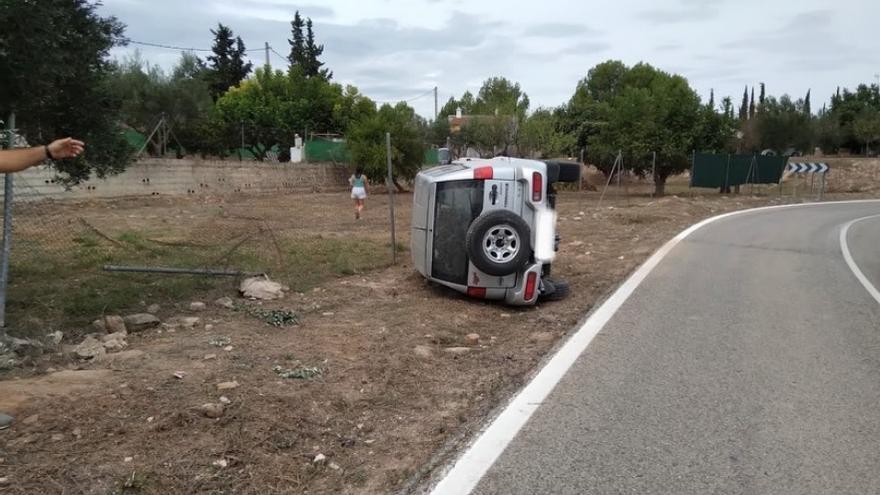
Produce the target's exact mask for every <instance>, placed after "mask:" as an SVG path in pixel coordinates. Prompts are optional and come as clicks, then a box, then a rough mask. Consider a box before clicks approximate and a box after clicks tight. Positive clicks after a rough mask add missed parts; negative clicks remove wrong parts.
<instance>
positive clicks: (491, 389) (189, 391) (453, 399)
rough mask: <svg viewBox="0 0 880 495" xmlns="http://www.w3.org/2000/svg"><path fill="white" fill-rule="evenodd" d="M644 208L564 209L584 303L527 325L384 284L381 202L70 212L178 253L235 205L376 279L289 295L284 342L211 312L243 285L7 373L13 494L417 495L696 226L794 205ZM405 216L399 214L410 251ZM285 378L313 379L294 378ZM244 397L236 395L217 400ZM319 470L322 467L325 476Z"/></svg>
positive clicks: (267, 201)
mask: <svg viewBox="0 0 880 495" xmlns="http://www.w3.org/2000/svg"><path fill="white" fill-rule="evenodd" d="M669 189H670V192H673V193H674V192H676V191H677V189H676V186H675V185H672V186H671V187H670V188H669ZM647 190H648V187H647V185H637V184H634V185H631V186H630V193H632V195H631V196H628V197H622V196H618V195H617V194H616V193H613V194H611V196H610V197H608V198H605V200H604V202H603V203H602V204H601V206H600V205H598V200H599V193H597V192H563V193H561V194H560V199H559V204H558V210H559V224H558V227H559V232H560V235H561V236H562V238H563V241H562V244H561V248H560V252H559V254H558V258H557V263H556V264H555V266H554V273H555V274H557V275H558V276H560V277H563V278H565V279H567V280H568V281H569V282H570V283H571V285H572V295H571V296H570V297H569V298H568V299H567V300H565V301H561V302H554V303H547V304H542V305H539V306H537V307H532V308H524V309H515V308H509V307H504V306H502V305H499V304H493V303H486V302H481V301H475V300H469V299H466V298H464V297H462V296H459V295H458V294H455V293H452V292H450V291H448V290H445V289H442V288H439V287H437V286H434V285H432V284H429V283H427V282H425V281H424V280H422V279H421V278H420V276H418V275H417V274H416V273H415V272H414V271H413V270H412V268H411V264H410V261H409V252H408V251H405V252H403V253H401V258H402V261H401V262H400V263H399V264H398V265H396V266H385V267H383V265H385V263H386V262H385V261H383V260H385V259H386V257H387V253H382V252H380V251H383V250H385V249H387V248H389V247H390V245H389V244H388V243H387V236H388V220H387V219H388V212H387V211H388V210H387V197H383V196H375V197H372V198H370V199H369V200H368V208H369V209H368V210H367V215H366V219H365V220H364V221H361V222H356V221H355V220H354V219H353V216H352V211H351V206H350V205H349V201H348V200H347V197H346V196H345V195H302V196H271V197H270V196H263V197H253V198H245V199H241V200H238V202H231V203H225V204H224V202H223V201H222V200H220V199H216V200H211V199H199V200H196V199H187V198H184V199H180V200H168V199H162V200H161V201H160V200H123V201H114V202H108V203H101V204H86V205H83V204H79V205H66V206H65V205H60V206H59V208H60V211H64V209H65V208H67V209H70V211H75V212H76V214H77V215H80V216H82V217H83V218H86V219H87V220H88V221H89V222H90V223H91V224H93V225H95V226H97V227H98V228H99V229H101V231H102V232H104V231H106V232H109V234H107V235H109V236H111V237H112V236H113V235H114V234H113V232H114V231H116V232H121V231H123V230H125V231H129V230H131V229H137V230H138V231H142V232H152V231H153V230H155V232H152V233H151V234H149V235H148V237H149V236H150V235H159V234H163V233H164V235H166V236H168V237H169V238H170V237H173V232H172V233H171V234H169V232H168V230H167V225H168V222H167V219H168V218H171V219H174V218H175V215H177V216H178V219H180V218H184V219H186V220H187V221H193V222H195V221H197V220H198V217H199V215H207V216H210V217H212V218H213V216H214V215H215V213H210V214H208V213H205V212H210V211H213V210H214V209H216V208H218V207H221V206H222V207H224V208H225V209H226V210H227V211H240V212H245V211H246V215H245V214H244V213H241V215H242V216H246V217H249V218H259V219H261V220H260V221H264V222H268V223H270V224H274V225H276V226H278V227H279V228H283V229H285V230H286V231H289V232H292V233H293V234H291V235H292V237H296V236H297V235H300V234H301V235H302V236H309V238H316V237H317V238H320V239H342V240H346V239H348V240H351V239H364V240H367V241H368V242H369V243H368V244H367V245H366V246H367V249H369V250H371V251H370V252H369V253H367V254H368V256H367V257H368V258H371V259H372V258H375V259H378V260H379V261H377V262H370V263H367V262H364V263H361V264H357V263H355V264H353V265H352V266H348V265H346V266H347V268H345V269H343V270H337V271H328V272H326V274H325V276H323V277H321V278H314V279H313V280H312V281H311V282H310V283H309V284H308V285H305V284H304V285H301V286H296V285H295V284H293V283H291V285H292V286H293V288H294V289H295V290H294V291H292V292H291V293H290V294H289V295H288V296H287V297H286V298H285V299H283V300H280V301H276V302H272V303H264V304H263V308H264V309H286V310H293V311H296V312H297V313H298V314H299V315H300V317H301V321H300V323H299V325H296V326H289V327H281V328H276V327H272V326H269V325H266V324H264V323H263V322H262V321H260V320H258V319H255V318H253V317H251V316H248V315H247V314H245V313H244V312H242V311H234V310H229V309H225V308H220V307H217V306H215V305H213V304H211V303H210V301H213V299H214V298H215V297H218V296H220V295H229V296H235V294H234V293H233V286H232V285H230V284H226V285H223V284H221V285H219V286H215V287H213V288H211V289H210V290H207V291H206V292H203V293H200V294H198V297H197V299H199V300H203V301H205V302H208V303H209V304H208V309H207V310H205V311H202V312H198V313H191V312H190V311H189V310H188V309H187V308H188V306H189V303H190V301H191V300H192V299H186V300H178V301H173V300H161V301H154V300H152V299H149V298H146V299H148V300H145V301H144V303H145V304H150V303H153V302H159V303H160V304H162V307H163V309H162V311H161V312H160V316H161V317H162V318H163V320H166V321H167V320H169V319H170V318H172V317H175V316H180V315H184V316H191V315H195V316H198V317H200V318H201V322H200V323H199V324H198V325H196V327H195V328H192V329H184V328H175V329H169V328H167V327H166V328H161V327H160V328H158V329H153V330H147V331H144V332H142V333H137V334H133V335H131V336H130V337H129V339H128V343H129V348H128V349H127V350H125V351H123V352H120V353H116V354H109V355H107V356H106V357H105V358H101V359H99V360H97V361H94V362H83V361H76V360H74V359H72V358H70V357H68V356H63V355H51V356H49V357H48V358H43V359H41V360H36V361H34V362H33V363H32V364H31V366H30V367H28V368H26V369H19V370H16V371H12V372H9V373H7V374H6V375H5V378H6V379H5V380H3V381H0V406H2V408H5V410H6V411H9V412H12V413H13V414H14V415H15V416H16V418H17V421H16V423H15V424H14V425H13V426H12V427H11V428H10V429H8V430H5V431H0V478H2V482H0V483H2V484H0V491H3V492H5V493H16V494H33V493H59V494H60V493H64V494H74V493H88V494H104V493H148V494H153V493H157V494H158V493H254V494H257V493H259V494H263V493H389V492H396V491H414V490H415V489H416V488H415V487H416V486H417V485H418V483H419V481H422V480H424V479H425V478H426V477H428V476H429V475H430V474H431V472H432V470H433V469H436V468H437V467H438V466H439V465H440V464H441V463H442V462H443V460H444V459H448V458H449V457H450V456H452V455H453V454H454V452H455V449H456V448H458V447H460V446H462V445H464V444H465V443H466V441H467V439H468V438H469V435H470V434H472V433H473V432H474V431H476V430H477V429H478V428H479V427H480V425H481V422H482V420H483V419H484V418H485V417H486V416H487V415H488V414H489V413H490V411H491V410H492V409H493V408H496V407H498V406H499V405H500V404H502V403H503V402H504V400H505V399H506V398H507V397H508V396H509V395H510V394H511V393H512V392H514V391H515V390H517V389H518V388H519V387H520V386H521V385H522V384H523V383H524V382H525V381H526V380H527V379H528V377H529V376H530V375H531V373H533V372H534V371H535V370H536V368H537V367H538V365H539V364H540V362H541V360H542V359H543V358H544V357H545V355H546V354H547V353H548V352H549V351H551V350H552V349H553V348H554V346H555V345H557V343H558V342H559V341H560V340H561V339H564V338H565V336H566V335H567V334H568V333H569V332H570V331H572V330H573V328H574V327H575V325H576V324H577V322H578V321H579V320H581V319H582V318H583V317H584V316H585V315H586V314H587V313H588V312H589V311H590V310H591V308H593V307H594V306H595V305H596V304H597V303H598V302H601V300H602V298H603V297H604V296H605V295H607V294H608V293H609V291H610V290H612V289H613V288H614V287H615V286H616V285H617V284H619V283H620V282H621V281H622V280H623V279H624V277H625V276H626V275H627V274H628V273H630V272H631V271H632V270H633V269H635V268H636V267H637V266H638V265H639V264H640V263H641V262H642V261H644V259H646V258H647V257H648V256H649V255H650V253H652V252H653V251H654V250H655V249H656V248H658V247H659V246H660V245H661V244H662V243H663V242H665V241H666V240H668V239H669V238H670V237H672V236H673V235H674V234H676V233H677V232H679V231H680V230H682V229H683V228H685V227H686V226H688V225H690V224H693V223H695V222H696V221H698V220H700V219H702V218H706V217H709V216H712V215H716V214H719V213H722V212H725V211H731V210H736V209H742V208H747V207H752V206H760V205H767V204H774V203H780V202H787V201H790V200H791V198H778V197H776V196H774V195H772V194H769V193H768V195H767V196H754V197H753V196H746V195H743V196H736V197H734V196H727V197H722V196H719V195H717V193H712V192H706V193H705V195H694V196H692V197H685V196H669V197H665V198H661V199H652V198H650V196H648V195H647V194H646V191H647ZM678 190H679V191H681V190H682V188H681V185H680V184H679V186H678ZM151 201H153V202H151ZM410 201H411V197H410V196H408V195H403V196H398V197H397V206H398V211H397V227H398V229H397V230H398V235H399V242H401V243H403V244H404V245H408V242H409V236H408V232H407V229H408V218H409V214H410V209H409V203H410ZM188 217H191V218H188ZM172 223H174V220H172ZM178 223H180V222H178ZM184 223H185V222H184ZM163 225H165V226H166V227H165V228H164V229H163V228H160V227H162V226H163ZM298 233H299V234H298ZM327 253H328V254H327V256H328V258H327V259H313V260H311V261H310V262H309V263H310V264H311V265H312V266H313V270H315V271H321V270H324V268H322V266H323V265H322V264H332V263H334V258H333V256H339V253H338V252H336V251H332V250H331V251H328V252H327ZM297 273H300V272H297ZM346 273H352V274H346ZM295 276H296V274H295V273H294V274H293V277H295ZM287 282H288V283H290V282H291V281H290V280H288V281H287ZM97 316H98V315H94V317H97ZM80 331H81V332H85V331H86V330H80ZM74 333H75V331H74ZM470 333H477V334H479V335H480V340H479V343H478V344H476V345H467V344H466V342H465V336H466V335H467V334H470ZM223 337H225V338H228V344H227V343H226V341H225V340H224V339H221V338H223ZM228 346H231V347H228ZM451 348H458V349H457V350H450V349H451ZM461 348H466V349H465V350H462V349H461ZM276 366H280V367H281V368H282V369H296V368H302V367H304V368H315V369H317V370H318V371H317V373H318V374H317V375H316V376H314V377H311V378H307V379H295V378H282V377H281V376H280V375H279V374H278V373H277V372H276V371H275V369H274V367H276ZM177 372H182V373H177ZM176 373H177V375H178V377H176V376H175V374H176ZM233 381H234V382H236V383H237V387H235V388H229V389H225V390H219V389H218V384H220V383H224V382H233ZM221 396H224V397H226V398H228V399H229V401H230V403H229V404H228V405H227V406H226V408H225V411H224V412H223V414H222V416H220V417H219V418H213V419H212V418H208V417H205V415H204V414H202V413H200V412H199V411H197V410H196V408H197V407H198V406H201V405H202V404H205V403H209V402H210V403H217V402H218V401H219V400H220V397H221ZM318 454H322V455H323V456H325V457H326V459H325V460H324V461H322V462H315V458H316V456H318Z"/></svg>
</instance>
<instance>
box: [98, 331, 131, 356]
mask: <svg viewBox="0 0 880 495" xmlns="http://www.w3.org/2000/svg"><path fill="white" fill-rule="evenodd" d="M111 335H116V334H111ZM126 347H128V342H126V341H125V339H110V340H105V341H104V349H106V350H107V352H114V351H121V350H123V349H125V348H126Z"/></svg>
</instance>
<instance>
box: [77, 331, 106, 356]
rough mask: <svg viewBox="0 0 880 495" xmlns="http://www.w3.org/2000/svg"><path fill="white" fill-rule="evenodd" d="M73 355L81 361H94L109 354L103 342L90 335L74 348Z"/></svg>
mask: <svg viewBox="0 0 880 495" xmlns="http://www.w3.org/2000/svg"><path fill="white" fill-rule="evenodd" d="M73 353H74V354H76V356H77V357H79V358H80V359H94V358H100V357H101V356H103V355H104V354H107V351H106V349H104V343H103V342H101V341H99V340H98V339H96V338H94V337H92V336H91V335H89V336H87V337H86V339H85V340H83V341H82V342H80V344H79V345H77V346H76V347H74V348H73Z"/></svg>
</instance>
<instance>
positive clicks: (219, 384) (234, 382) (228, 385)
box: [217, 380, 238, 390]
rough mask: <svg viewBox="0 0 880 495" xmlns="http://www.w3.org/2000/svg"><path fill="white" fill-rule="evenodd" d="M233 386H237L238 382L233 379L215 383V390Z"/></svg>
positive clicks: (230, 388) (232, 387)
mask: <svg viewBox="0 0 880 495" xmlns="http://www.w3.org/2000/svg"><path fill="white" fill-rule="evenodd" d="M234 388H238V382H237V381H234V380H233V381H231V382H223V383H218V384H217V390H232V389H234Z"/></svg>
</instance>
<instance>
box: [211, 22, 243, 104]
mask: <svg viewBox="0 0 880 495" xmlns="http://www.w3.org/2000/svg"><path fill="white" fill-rule="evenodd" d="M211 34H213V35H214V46H212V47H211V51H212V52H213V55H210V56H209V57H208V62H210V63H211V66H210V72H209V74H208V80H209V81H210V86H211V96H212V97H213V98H214V100H215V101H216V100H217V98H219V97H220V96H222V95H223V94H224V93H226V91H228V90H229V88H231V87H234V86H238V85H239V84H241V81H243V80H244V79H245V78H246V77H247V76H248V74H250V73H251V69H252V68H253V64H252V63H250V62H245V61H244V57H245V54H246V53H247V49H246V48H245V46H244V42H243V41H242V40H241V38H240V37H236V38H233V35H234V33H233V32H232V29H230V28H229V27H227V26H224V25H223V24H217V30H216V31H215V30H213V29H212V30H211Z"/></svg>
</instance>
